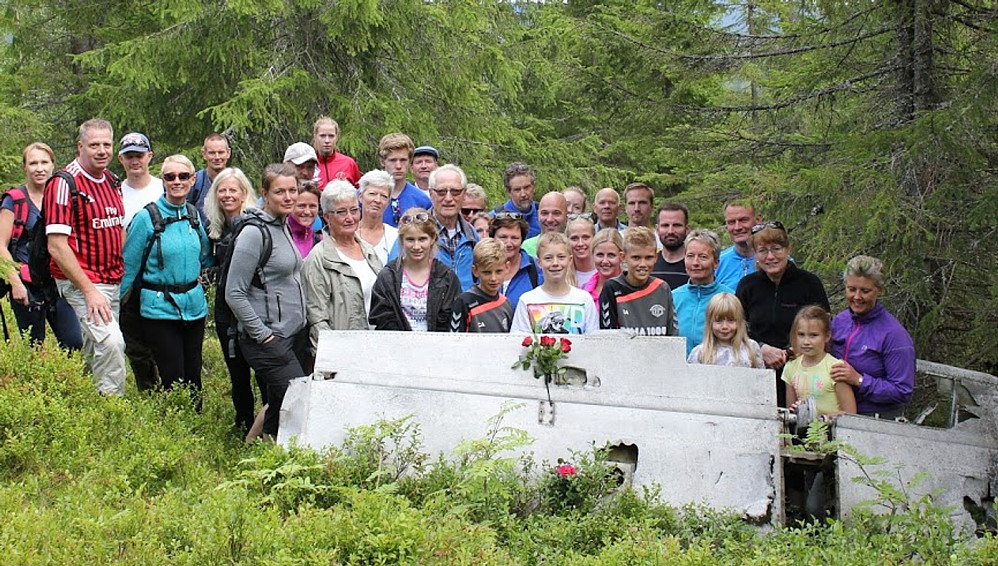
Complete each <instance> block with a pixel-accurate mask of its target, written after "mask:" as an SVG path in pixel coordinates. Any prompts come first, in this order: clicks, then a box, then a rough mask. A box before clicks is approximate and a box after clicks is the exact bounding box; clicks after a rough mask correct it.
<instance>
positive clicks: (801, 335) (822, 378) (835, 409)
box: [783, 305, 856, 416]
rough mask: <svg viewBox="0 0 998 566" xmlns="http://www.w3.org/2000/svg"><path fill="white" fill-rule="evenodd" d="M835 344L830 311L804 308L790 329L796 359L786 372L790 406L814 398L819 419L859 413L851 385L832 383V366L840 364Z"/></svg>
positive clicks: (788, 365)
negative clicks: (834, 354) (832, 345)
mask: <svg viewBox="0 0 998 566" xmlns="http://www.w3.org/2000/svg"><path fill="white" fill-rule="evenodd" d="M831 340H832V319H831V315H830V314H828V311H826V310H825V309H823V308H821V307H819V306H817V305H811V306H808V307H804V308H802V309H801V310H800V311H799V312H798V313H797V317H796V318H794V324H793V326H792V327H791V329H790V344H791V346H793V350H794V354H796V356H797V357H796V358H794V359H793V360H791V361H790V362H789V363H787V365H786V366H785V367H784V368H783V381H784V382H786V387H787V406H788V407H794V406H795V405H796V404H797V402H798V401H800V400H803V399H807V398H808V397H814V404H815V408H816V409H817V411H818V414H819V415H822V416H826V415H827V416H835V415H841V414H843V413H855V412H856V396H855V394H854V393H853V390H852V386H851V385H849V384H848V383H843V382H838V383H836V382H835V381H834V380H832V374H831V370H832V364H834V363H836V362H838V361H839V360H837V359H835V358H834V357H832V355H831V354H829V353H828V346H829V344H830V342H831Z"/></svg>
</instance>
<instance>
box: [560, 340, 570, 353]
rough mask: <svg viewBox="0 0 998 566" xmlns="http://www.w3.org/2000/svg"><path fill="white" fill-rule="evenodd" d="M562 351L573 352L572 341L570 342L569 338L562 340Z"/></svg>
mask: <svg viewBox="0 0 998 566" xmlns="http://www.w3.org/2000/svg"><path fill="white" fill-rule="evenodd" d="M561 351H562V352H564V353H566V354H567V353H569V352H571V351H572V343H571V342H569V341H568V340H562V341H561Z"/></svg>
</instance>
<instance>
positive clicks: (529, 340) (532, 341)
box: [520, 336, 534, 348]
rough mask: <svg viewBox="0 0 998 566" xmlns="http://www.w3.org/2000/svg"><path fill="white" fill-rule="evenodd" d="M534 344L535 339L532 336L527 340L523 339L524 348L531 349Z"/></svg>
mask: <svg viewBox="0 0 998 566" xmlns="http://www.w3.org/2000/svg"><path fill="white" fill-rule="evenodd" d="M533 343H534V339H533V338H531V337H530V336H527V337H526V338H524V339H523V342H522V343H521V344H520V345H521V346H523V347H524V348H529V347H530V345H531V344H533Z"/></svg>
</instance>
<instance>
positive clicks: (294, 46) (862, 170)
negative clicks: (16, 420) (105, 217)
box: [0, 0, 998, 373]
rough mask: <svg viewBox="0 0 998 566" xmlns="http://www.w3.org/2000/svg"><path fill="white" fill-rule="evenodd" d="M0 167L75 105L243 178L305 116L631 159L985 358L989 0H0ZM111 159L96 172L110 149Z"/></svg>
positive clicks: (580, 162)
mask: <svg viewBox="0 0 998 566" xmlns="http://www.w3.org/2000/svg"><path fill="white" fill-rule="evenodd" d="M0 10H2V16H0V20H2V25H3V27H4V30H3V31H4V32H5V39H6V40H5V41H4V42H3V43H2V45H0V65H2V67H3V73H2V74H0V127H2V129H3V131H4V133H5V135H4V136H3V137H2V138H0V178H2V179H3V181H5V182H6V183H18V182H21V180H22V179H23V174H22V173H21V172H20V164H21V156H20V150H21V148H22V147H23V146H24V145H25V144H26V143H29V142H31V141H36V140H40V141H46V142H48V143H50V144H51V145H52V146H53V148H55V150H56V153H57V157H58V161H59V165H60V166H61V165H63V164H64V163H65V162H67V161H69V160H70V159H72V157H73V155H74V152H75V146H74V135H75V131H76V127H77V126H78V125H79V123H80V122H82V121H83V120H85V119H87V118H90V117H94V116H99V117H103V118H106V119H108V120H110V121H111V122H112V124H114V126H115V130H116V132H115V133H116V135H119V136H120V135H121V134H124V133H125V132H127V131H141V132H144V133H146V134H147V135H148V136H149V138H150V139H151V140H152V144H153V149H154V150H155V152H156V154H157V160H156V162H155V163H157V164H155V165H154V170H158V162H159V161H160V160H161V158H162V157H165V156H166V155H169V154H171V153H177V152H180V153H184V154H186V155H188V156H189V157H192V158H194V157H199V155H200V153H199V148H200V145H201V141H202V140H203V138H204V136H205V135H207V134H208V133H211V132H213V131H221V132H225V133H226V134H227V135H228V136H229V137H230V139H231V140H232V145H233V161H232V163H233V165H236V166H239V167H242V168H243V169H244V170H246V171H247V172H248V173H249V174H250V178H251V179H257V178H258V176H259V175H258V173H259V171H260V170H261V169H262V167H263V166H264V165H265V164H267V163H269V162H272V161H277V160H279V159H280V158H281V156H282V155H283V151H284V148H285V147H287V146H288V145H289V144H291V143H293V142H295V141H310V140H311V124H312V122H313V121H314V120H315V118H316V117H318V116H319V115H322V114H326V115H329V116H331V117H333V118H335V119H336V120H338V121H339V123H340V125H341V129H342V135H341V139H340V149H341V150H342V151H343V152H345V153H347V154H349V155H352V156H353V157H354V158H355V159H356V160H357V161H358V164H359V165H360V167H361V169H362V170H364V171H366V170H369V169H373V168H375V167H376V166H377V156H376V146H377V141H378V139H379V138H380V137H381V136H382V135H384V134H385V133H389V132H393V131H402V132H405V133H407V134H408V135H409V136H410V137H412V139H413V140H414V141H415V142H416V143H417V145H419V144H421V143H430V144H433V145H435V146H436V147H437V148H439V149H440V150H441V153H442V156H443V158H442V161H448V162H454V163H457V164H459V165H461V166H462V167H464V168H465V170H466V171H467V172H468V174H469V177H470V178H471V180H473V181H475V182H477V183H479V184H481V185H483V186H485V187H486V188H487V190H488V191H489V194H490V196H491V197H492V200H493V201H496V202H498V201H499V199H500V198H502V186H501V183H502V181H501V172H502V169H503V168H504V167H505V166H506V165H507V164H508V163H510V162H512V161H525V162H527V163H529V164H531V165H532V166H533V167H534V169H535V171H536V172H537V173H538V189H539V191H538V194H541V193H543V192H546V191H548V190H560V189H562V188H564V187H565V186H567V185H571V184H577V185H581V186H582V187H584V188H585V189H586V190H587V191H588V192H589V194H590V195H592V194H594V193H595V191H596V190H598V189H599V188H601V187H605V186H610V187H615V188H617V189H618V190H619V189H621V188H622V187H623V186H624V185H625V184H626V183H628V182H631V181H637V180H640V181H644V182H646V183H648V184H650V185H651V186H653V187H655V189H656V191H657V194H658V200H662V199H666V198H668V199H675V200H679V201H682V202H685V203H686V204H687V205H689V207H690V209H691V224H694V225H697V226H706V227H710V228H714V229H719V230H721V232H722V233H723V230H722V229H721V220H722V215H721V206H722V203H723V202H724V201H725V200H727V199H729V198H732V197H750V198H752V199H754V200H755V201H756V202H757V203H758V205H759V208H760V209H761V211H762V212H763V213H764V215H765V217H766V218H767V219H779V220H781V221H782V222H783V223H784V224H786V225H787V226H793V227H794V229H793V231H792V233H791V239H792V241H793V244H794V250H793V254H794V258H795V259H796V261H797V262H798V263H799V264H801V265H802V266H804V267H806V268H807V269H809V270H812V271H814V272H816V273H818V274H819V275H821V276H822V278H823V279H824V281H825V284H826V286H827V288H828V290H829V295H830V297H831V299H832V303H833V307H834V308H835V309H836V310H837V309H838V308H841V307H842V306H843V301H842V285H841V277H840V275H839V274H840V273H841V270H842V268H843V267H844V265H845V262H846V261H847V260H848V259H849V258H850V257H851V256H853V255H856V254H858V253H864V254H869V255H874V256H878V257H880V258H881V259H883V260H884V262H885V264H886V266H887V269H888V273H889V274H890V278H889V283H888V288H887V291H886V294H885V297H884V302H885V303H886V304H887V307H888V308H889V309H890V310H891V311H892V312H893V313H895V314H896V315H897V316H898V318H899V319H900V320H901V321H902V322H903V323H904V324H905V325H906V326H907V327H908V328H909V329H910V330H911V332H912V335H913V336H914V338H915V342H916V346H917V349H918V355H919V357H920V358H925V359H930V360H935V361H940V362H945V363H950V364H954V365H959V366H963V367H969V368H973V369H978V370H983V371H987V372H991V373H994V372H996V371H998V332H995V329H996V328H998V325H996V321H998V314H996V313H998V304H996V303H998V269H996V268H998V243H996V239H995V229H996V228H995V227H996V225H998V205H996V197H998V188H996V182H995V174H996V172H998V168H996V160H998V147H996V144H995V141H994V138H995V135H994V134H995V131H996V127H998V115H996V112H995V110H996V96H995V95H996V92H995V91H996V89H998V81H996V80H995V78H996V77H995V73H996V60H998V57H996V55H998V34H996V26H998V21H996V19H998V6H996V3H995V2H990V1H981V0H966V1H963V0H958V1H946V0H887V1H878V2H873V1H852V0H850V1H849V2H844V1H839V0H836V1H808V0H800V1H779V0H769V1H767V0H758V1H751V0H749V1H740V0H732V1H730V2H713V1H707V0H700V1H698V0H676V1H668V2H663V1H658V2H653V1H646V0H608V1H602V2H600V1H595V0H568V1H567V2H564V3H559V2H551V3H531V2H484V1H476V0H435V1H429V0H381V1H376V0H335V1H334V0H230V1H212V2H202V1H195V0H162V1H159V2H148V1H141V2H140V1H119V0H106V1H92V0H72V1H59V2H55V1H46V0H4V1H2V2H0ZM112 168H116V169H117V170H118V171H119V172H120V167H118V164H117V163H116V162H115V163H114V164H113V167H112Z"/></svg>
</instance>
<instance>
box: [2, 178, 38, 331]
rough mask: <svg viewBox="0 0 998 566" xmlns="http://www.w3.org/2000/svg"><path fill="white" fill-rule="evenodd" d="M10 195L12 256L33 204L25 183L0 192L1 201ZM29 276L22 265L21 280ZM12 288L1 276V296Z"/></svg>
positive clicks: (23, 234)
mask: <svg viewBox="0 0 998 566" xmlns="http://www.w3.org/2000/svg"><path fill="white" fill-rule="evenodd" d="M8 197H9V198H10V201H11V204H12V205H13V207H14V210H13V211H12V212H13V213H14V225H13V226H12V227H11V230H10V241H9V242H8V244H7V250H8V251H9V252H10V255H11V257H14V250H16V249H17V243H18V241H20V239H21V238H22V237H24V236H25V230H26V227H27V225H28V216H30V215H31V205H30V202H29V201H28V192H27V189H26V188H25V186H24V185H20V186H17V187H11V188H10V189H8V190H7V191H6V192H4V193H3V194H0V202H3V201H4V200H5V199H7V198H8ZM32 234H33V232H28V234H27V237H30V236H31V235H32ZM29 241H30V240H29ZM28 277H29V275H28V273H27V269H26V268H25V267H24V266H21V280H22V281H30V279H26V278H28ZM10 289H11V287H10V283H9V282H8V281H7V280H6V279H3V278H0V298H3V297H4V296H5V295H6V294H7V293H9V292H10ZM4 322H6V321H4Z"/></svg>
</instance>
